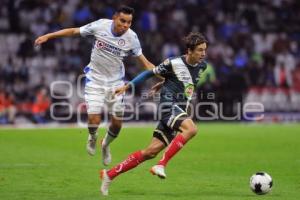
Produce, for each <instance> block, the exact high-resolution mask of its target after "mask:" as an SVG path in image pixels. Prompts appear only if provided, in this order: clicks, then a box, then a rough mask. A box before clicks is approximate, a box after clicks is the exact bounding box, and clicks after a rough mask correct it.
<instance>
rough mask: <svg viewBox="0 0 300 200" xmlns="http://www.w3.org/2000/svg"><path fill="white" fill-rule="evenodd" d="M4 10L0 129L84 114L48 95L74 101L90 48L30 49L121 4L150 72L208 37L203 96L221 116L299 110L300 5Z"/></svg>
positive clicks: (17, 1) (130, 70)
mask: <svg viewBox="0 0 300 200" xmlns="http://www.w3.org/2000/svg"><path fill="white" fill-rule="evenodd" d="M2 2H3V3H1V4H0V124H1V123H2V124H4V123H14V121H15V117H16V116H19V115H22V116H27V118H28V119H31V120H32V121H34V122H36V123H45V122H46V121H47V112H49V108H50V105H51V102H57V101H68V102H69V103H71V104H72V106H74V107H76V106H78V105H79V104H80V102H82V99H81V98H80V97H79V96H80V95H78V94H77V93H76V92H72V96H71V97H68V98H66V99H63V98H55V97H57V95H55V97H54V96H53V95H50V85H51V83H53V82H54V81H66V80H67V81H69V82H70V83H71V84H72V85H73V86H74V89H73V90H74V91H76V87H78V81H77V77H79V75H80V74H82V70H83V68H84V66H85V65H86V64H87V63H88V62H89V59H90V57H89V56H90V51H91V47H92V42H93V40H92V39H88V40H85V39H81V38H80V37H78V38H64V39H56V40H53V41H50V42H48V43H46V44H45V45H42V46H41V47H34V46H33V41H34V39H35V38H36V37H37V36H39V35H42V34H45V33H47V32H53V31H56V30H59V29H62V28H67V27H79V26H82V25H84V24H87V23H89V22H92V21H94V20H97V19H99V18H111V17H112V15H113V13H114V10H115V8H117V7H118V6H119V5H120V4H127V5H129V6H131V7H133V8H135V17H134V22H133V26H132V29H134V30H135V32H136V33H137V34H138V36H139V39H140V41H141V43H142V47H143V52H144V55H146V56H147V58H148V59H149V60H150V61H151V62H152V63H154V64H159V63H160V62H162V61H163V60H164V59H165V58H167V57H170V56H176V55H180V52H181V51H182V50H183V49H182V48H183V45H182V42H181V37H182V36H183V35H184V34H186V33H187V32H189V31H200V32H203V33H204V34H205V35H206V36H207V38H208V41H209V48H208V53H207V60H208V62H209V67H208V69H207V72H206V74H204V76H203V77H201V80H200V81H199V86H200V89H199V91H198V94H199V93H200V94H202V93H203V91H204V93H207V92H215V94H216V99H214V101H216V102H222V103H223V104H224V108H225V110H224V112H225V114H227V115H232V114H234V112H235V111H234V110H235V109H234V106H233V105H234V103H235V102H243V101H260V102H263V103H264V105H265V106H266V110H267V111H296V112H297V111H299V109H300V106H299V105H300V62H299V55H300V47H299V41H300V2H299V1H296V0H273V1H269V0H253V1H246V0H241V1H238V2H236V1H234V0H228V1H222V0H185V1H179V0H166V1H159V0H152V1H150V0H145V1H111V0H105V1H97V0H85V1H84V0H53V1H50V0H2ZM126 70H127V71H126V79H128V80H129V79H132V78H133V77H134V76H135V75H136V74H137V73H138V72H139V71H141V70H142V69H140V68H138V67H137V66H136V64H135V63H133V62H132V60H130V59H129V60H127V61H126ZM152 83H153V82H152ZM152 83H151V82H150V83H148V84H147V85H146V86H147V88H149V86H150V85H151V84H152ZM80 86H82V84H80ZM143 87H145V86H143ZM145 88H146V87H145ZM145 88H139V89H140V90H143V89H145ZM65 90H66V88H64V87H63V86H61V87H56V88H55V91H54V92H55V93H56V94H58V96H59V95H61V96H62V97H64V95H65V94H64V92H65ZM203 96H204V98H203ZM198 99H199V100H200V101H201V100H202V101H204V100H207V99H205V95H198ZM75 110H76V109H75Z"/></svg>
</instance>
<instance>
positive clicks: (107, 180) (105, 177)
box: [100, 169, 111, 196]
mask: <svg viewBox="0 0 300 200" xmlns="http://www.w3.org/2000/svg"><path fill="white" fill-rule="evenodd" d="M100 178H101V180H102V183H101V187H100V192H101V193H102V195H104V196H107V195H108V188H109V185H110V183H111V180H110V178H109V177H108V175H107V172H106V169H103V170H101V172H100Z"/></svg>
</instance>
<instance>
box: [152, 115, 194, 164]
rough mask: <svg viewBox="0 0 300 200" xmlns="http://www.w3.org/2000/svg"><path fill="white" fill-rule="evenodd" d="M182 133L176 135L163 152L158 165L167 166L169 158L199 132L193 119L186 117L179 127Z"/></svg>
mask: <svg viewBox="0 0 300 200" xmlns="http://www.w3.org/2000/svg"><path fill="white" fill-rule="evenodd" d="M179 130H180V133H179V134H177V135H176V137H175V138H174V139H173V141H172V142H171V143H170V145H169V146H168V148H167V149H166V151H165V152H164V154H163V157H162V159H161V160H160V161H159V162H158V164H157V165H160V166H163V167H166V166H167V164H168V162H169V160H171V159H172V158H173V156H175V155H176V153H178V152H179V151H180V150H181V148H182V147H183V146H184V145H185V144H186V143H187V142H188V141H189V140H190V139H192V138H193V137H194V136H195V135H196V134H197V127H196V125H195V124H194V122H193V121H192V120H191V119H188V118H187V119H185V120H184V121H183V122H182V123H181V124H180V127H179Z"/></svg>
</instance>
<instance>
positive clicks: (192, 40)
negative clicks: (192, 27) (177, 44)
mask: <svg viewBox="0 0 300 200" xmlns="http://www.w3.org/2000/svg"><path fill="white" fill-rule="evenodd" d="M183 42H184V44H185V47H186V49H190V50H192V51H193V50H194V49H195V48H196V46H198V45H199V44H202V43H207V40H206V38H205V37H204V35H203V34H201V33H199V32H191V33H190V34H188V35H187V36H186V37H184V38H183Z"/></svg>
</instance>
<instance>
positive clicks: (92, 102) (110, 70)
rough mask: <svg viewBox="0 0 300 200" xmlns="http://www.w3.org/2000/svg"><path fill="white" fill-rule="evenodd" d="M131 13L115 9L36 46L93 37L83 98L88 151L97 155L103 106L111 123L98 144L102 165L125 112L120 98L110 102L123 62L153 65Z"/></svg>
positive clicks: (46, 37) (44, 38) (124, 8)
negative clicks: (131, 59) (110, 14)
mask: <svg viewBox="0 0 300 200" xmlns="http://www.w3.org/2000/svg"><path fill="white" fill-rule="evenodd" d="M133 14H134V10H133V8H130V7H128V6H121V7H119V8H118V10H117V11H116V13H115V14H114V16H113V19H112V20H110V19H99V20H97V21H94V22H91V23H89V24H87V25H84V26H82V27H78V28H67V29H63V30H60V31H57V32H54V33H48V34H45V35H42V36H40V37H38V38H37V39H36V40H35V45H41V44H43V43H45V42H47V41H48V40H50V39H54V38H59V37H68V36H79V35H81V36H83V37H86V36H93V37H94V38H95V43H94V46H93V49H92V53H91V59H90V63H89V64H88V65H87V66H86V67H85V69H84V72H85V75H86V85H85V91H84V94H85V95H84V98H85V102H86V105H87V113H88V129H89V136H88V141H87V146H86V148H87V152H88V153H89V154H90V155H94V154H95V152H96V140H97V137H98V133H97V129H98V126H99V124H100V122H101V115H100V114H101V112H102V111H103V109H104V108H105V107H106V108H107V109H108V111H109V112H110V114H111V124H110V126H109V128H108V130H107V133H106V135H105V137H104V139H103V141H102V143H101V149H102V160H103V164H104V165H108V164H109V163H110V162H111V154H110V149H109V144H110V143H111V142H112V141H113V140H114V139H115V138H116V137H117V136H118V134H119V132H120V129H121V127H122V116H123V113H124V101H123V96H121V95H120V96H118V97H117V98H115V99H113V94H114V92H113V91H114V90H115V88H118V87H120V86H122V85H124V82H123V77H124V75H125V67H124V64H123V59H124V58H125V57H127V56H133V57H135V58H136V60H137V61H139V62H140V63H141V64H142V65H143V66H144V67H145V68H146V69H152V68H153V67H154V65H153V64H152V63H151V62H149V61H148V60H147V59H146V57H145V56H144V55H143V53H142V48H141V45H140V41H139V39H138V37H137V35H136V33H135V32H134V31H133V30H132V29H130V26H131V24H132V19H133Z"/></svg>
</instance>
